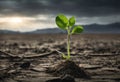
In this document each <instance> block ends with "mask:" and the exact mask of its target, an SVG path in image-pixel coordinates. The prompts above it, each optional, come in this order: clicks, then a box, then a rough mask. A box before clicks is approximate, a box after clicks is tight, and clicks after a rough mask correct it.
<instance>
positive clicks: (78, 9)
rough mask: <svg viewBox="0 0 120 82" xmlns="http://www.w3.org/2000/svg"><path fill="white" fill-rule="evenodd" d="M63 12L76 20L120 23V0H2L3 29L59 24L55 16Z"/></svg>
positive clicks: (1, 27)
mask: <svg viewBox="0 0 120 82" xmlns="http://www.w3.org/2000/svg"><path fill="white" fill-rule="evenodd" d="M59 13H63V14H65V15H67V17H70V16H75V17H76V21H77V23H76V24H82V25H86V24H87V25H88V24H94V23H97V24H111V23H116V22H120V0H0V29H8V30H15V31H31V30H36V29H44V28H53V27H57V26H56V25H55V17H56V16H57V14H59ZM15 21H17V22H15Z"/></svg>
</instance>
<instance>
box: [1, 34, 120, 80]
mask: <svg viewBox="0 0 120 82" xmlns="http://www.w3.org/2000/svg"><path fill="white" fill-rule="evenodd" d="M71 40H72V41H71V60H73V61H74V62H75V63H76V64H78V65H79V66H80V67H83V68H84V69H85V70H86V71H87V72H89V75H90V76H91V78H92V79H90V80H86V79H83V78H75V81H76V82H120V34H81V35H73V36H72V37H71ZM57 51H61V52H63V53H66V35H64V34H41V35H38V34H36V35H31V34H18V35H0V82H45V81H46V80H48V79H53V78H56V76H53V75H51V74H48V73H45V71H46V69H47V68H48V67H52V66H54V65H56V64H58V63H59V62H61V61H64V60H63V59H62V58H61V55H60V53H58V52H57ZM25 63H27V64H28V65H27V66H26V68H24V66H23V67H22V65H23V64H25ZM29 64H30V65H29Z"/></svg>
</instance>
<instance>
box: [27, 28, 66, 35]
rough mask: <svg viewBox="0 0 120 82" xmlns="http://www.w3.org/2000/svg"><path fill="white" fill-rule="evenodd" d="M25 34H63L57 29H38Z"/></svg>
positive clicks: (62, 31)
mask: <svg viewBox="0 0 120 82" xmlns="http://www.w3.org/2000/svg"><path fill="white" fill-rule="evenodd" d="M26 33H29V34H31V33H32V34H47V33H52V34H53V33H65V31H64V30H61V29H59V28H47V29H38V30H35V31H31V32H26Z"/></svg>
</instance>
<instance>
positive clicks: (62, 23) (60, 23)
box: [55, 14, 69, 29]
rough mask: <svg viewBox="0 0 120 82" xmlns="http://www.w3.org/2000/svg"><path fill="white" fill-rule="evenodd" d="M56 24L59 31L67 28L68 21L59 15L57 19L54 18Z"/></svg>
mask: <svg viewBox="0 0 120 82" xmlns="http://www.w3.org/2000/svg"><path fill="white" fill-rule="evenodd" d="M55 21H56V24H57V26H58V27H59V28H61V29H67V26H68V24H69V21H68V19H67V17H66V16H65V15H63V14H59V15H58V16H57V17H56V20H55Z"/></svg>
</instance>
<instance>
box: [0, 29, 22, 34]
mask: <svg viewBox="0 0 120 82" xmlns="http://www.w3.org/2000/svg"><path fill="white" fill-rule="evenodd" d="M0 34H20V32H19V31H11V30H0Z"/></svg>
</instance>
